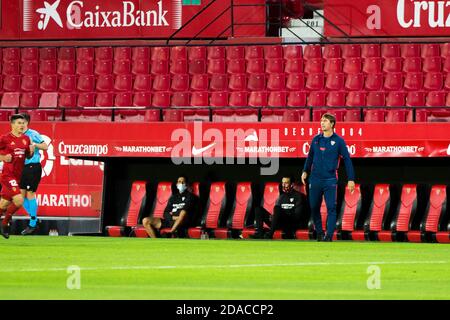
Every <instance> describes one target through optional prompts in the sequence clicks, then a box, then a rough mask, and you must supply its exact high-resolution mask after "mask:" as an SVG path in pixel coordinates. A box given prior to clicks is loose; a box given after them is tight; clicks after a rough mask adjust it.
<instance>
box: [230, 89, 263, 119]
mask: <svg viewBox="0 0 450 320" xmlns="http://www.w3.org/2000/svg"><path fill="white" fill-rule="evenodd" d="M248 105H249V106H250V107H265V106H267V92H266V91H253V92H250V96H249V98H248ZM237 111H239V110H237ZM256 121H258V118H256Z"/></svg>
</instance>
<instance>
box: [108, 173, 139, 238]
mask: <svg viewBox="0 0 450 320" xmlns="http://www.w3.org/2000/svg"><path fill="white" fill-rule="evenodd" d="M145 202H146V182H145V181H134V182H133V184H132V185H131V192H130V197H129V200H128V203H127V208H126V209H125V212H124V213H123V214H122V217H121V219H120V222H119V223H118V224H119V225H118V226H107V227H106V228H105V232H106V233H107V234H108V236H110V237H122V236H124V235H128V234H129V228H130V227H136V226H137V224H138V221H139V217H141V216H143V215H145V212H144V209H145Z"/></svg>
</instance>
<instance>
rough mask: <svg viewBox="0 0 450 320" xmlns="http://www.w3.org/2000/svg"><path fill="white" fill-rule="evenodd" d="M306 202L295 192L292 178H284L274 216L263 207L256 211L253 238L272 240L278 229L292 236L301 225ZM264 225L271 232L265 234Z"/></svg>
mask: <svg viewBox="0 0 450 320" xmlns="http://www.w3.org/2000/svg"><path fill="white" fill-rule="evenodd" d="M304 202H305V201H304V199H303V195H302V194H301V193H300V192H297V191H296V190H294V188H293V185H292V179H291V177H283V178H282V180H281V192H280V195H279V196H278V199H277V201H276V203H275V207H274V209H273V215H272V214H270V213H269V212H268V211H267V210H266V209H264V208H262V207H257V208H256V209H255V229H256V232H255V234H254V235H252V236H251V238H252V239H262V238H265V239H272V237H273V234H274V232H275V230H277V229H282V230H283V231H284V232H285V233H286V234H288V235H291V236H292V235H293V233H294V232H295V230H296V229H297V227H298V226H299V224H300V218H301V215H302V212H303V210H304ZM264 223H266V225H268V226H269V227H270V230H269V231H268V232H267V233H265V234H264V227H263V224H264Z"/></svg>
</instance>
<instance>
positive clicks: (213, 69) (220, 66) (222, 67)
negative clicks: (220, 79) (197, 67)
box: [207, 59, 227, 74]
mask: <svg viewBox="0 0 450 320" xmlns="http://www.w3.org/2000/svg"><path fill="white" fill-rule="evenodd" d="M226 70H227V67H226V60H225V59H209V60H208V70H207V72H208V73H209V74H223V73H226Z"/></svg>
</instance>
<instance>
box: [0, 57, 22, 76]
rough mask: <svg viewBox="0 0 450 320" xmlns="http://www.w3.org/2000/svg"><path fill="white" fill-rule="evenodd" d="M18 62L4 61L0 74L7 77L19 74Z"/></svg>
mask: <svg viewBox="0 0 450 320" xmlns="http://www.w3.org/2000/svg"><path fill="white" fill-rule="evenodd" d="M19 69H20V61H19V60H15V61H4V62H3V68H2V73H3V74H4V75H7V76H13V75H18V74H20V72H19V71H20V70H19Z"/></svg>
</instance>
